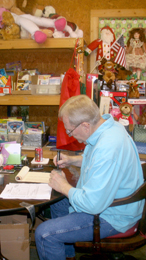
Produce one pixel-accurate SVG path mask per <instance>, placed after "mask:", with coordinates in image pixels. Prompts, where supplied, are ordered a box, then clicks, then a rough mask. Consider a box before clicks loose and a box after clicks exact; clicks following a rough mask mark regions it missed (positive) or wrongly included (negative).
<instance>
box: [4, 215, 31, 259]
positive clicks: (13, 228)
mask: <svg viewBox="0 0 146 260" xmlns="http://www.w3.org/2000/svg"><path fill="white" fill-rule="evenodd" d="M0 221H1V224H0V241H1V251H2V254H3V255H4V256H5V257H7V258H8V259H9V260H16V259H21V260H29V259H30V249H29V224H27V217H26V216H20V215H11V216H4V217H0Z"/></svg>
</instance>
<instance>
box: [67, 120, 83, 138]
mask: <svg viewBox="0 0 146 260" xmlns="http://www.w3.org/2000/svg"><path fill="white" fill-rule="evenodd" d="M80 124H82V123H79V124H78V125H77V126H75V128H74V129H73V130H71V131H70V130H68V129H66V133H67V135H68V136H69V137H71V136H72V132H73V131H74V130H75V129H76V128H77V127H78V126H79V125H80Z"/></svg>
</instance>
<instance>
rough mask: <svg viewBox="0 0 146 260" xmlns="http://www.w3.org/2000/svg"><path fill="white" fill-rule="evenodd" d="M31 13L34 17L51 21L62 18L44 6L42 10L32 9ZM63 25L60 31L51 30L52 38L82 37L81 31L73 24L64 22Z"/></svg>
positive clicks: (52, 9)
mask: <svg viewBox="0 0 146 260" xmlns="http://www.w3.org/2000/svg"><path fill="white" fill-rule="evenodd" d="M33 12H34V15H35V16H39V17H46V18H50V19H52V20H55V19H60V18H62V16H60V15H59V14H57V13H56V10H55V8H54V7H53V6H50V5H49V6H46V7H45V8H44V9H43V10H41V9H39V8H37V9H36V10H35V9H33ZM64 19H65V18H64ZM64 25H65V26H64V29H63V30H62V31H61V30H57V29H56V28H54V29H53V37H54V38H63V37H72V38H82V37H83V31H82V30H80V29H79V28H78V26H77V25H76V24H75V23H73V22H69V21H66V22H65V24H64Z"/></svg>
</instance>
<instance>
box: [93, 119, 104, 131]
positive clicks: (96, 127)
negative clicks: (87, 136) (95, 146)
mask: <svg viewBox="0 0 146 260" xmlns="http://www.w3.org/2000/svg"><path fill="white" fill-rule="evenodd" d="M105 121H106V120H105V119H103V118H102V117H101V119H100V120H99V121H98V123H97V124H96V125H93V126H92V127H91V134H93V133H94V132H95V131H96V130H97V129H98V128H99V127H100V126H101V125H102V124H103V123H104V122H105Z"/></svg>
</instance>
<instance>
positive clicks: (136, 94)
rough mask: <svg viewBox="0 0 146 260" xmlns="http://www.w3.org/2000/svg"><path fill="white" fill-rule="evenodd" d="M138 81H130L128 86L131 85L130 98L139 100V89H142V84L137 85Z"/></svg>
mask: <svg viewBox="0 0 146 260" xmlns="http://www.w3.org/2000/svg"><path fill="white" fill-rule="evenodd" d="M137 81H138V79H137V80H134V81H128V82H127V85H129V91H128V92H129V98H139V90H138V89H139V88H141V86H140V84H137Z"/></svg>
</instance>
